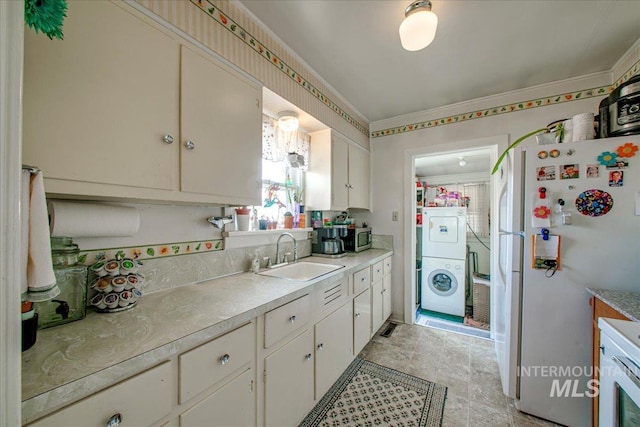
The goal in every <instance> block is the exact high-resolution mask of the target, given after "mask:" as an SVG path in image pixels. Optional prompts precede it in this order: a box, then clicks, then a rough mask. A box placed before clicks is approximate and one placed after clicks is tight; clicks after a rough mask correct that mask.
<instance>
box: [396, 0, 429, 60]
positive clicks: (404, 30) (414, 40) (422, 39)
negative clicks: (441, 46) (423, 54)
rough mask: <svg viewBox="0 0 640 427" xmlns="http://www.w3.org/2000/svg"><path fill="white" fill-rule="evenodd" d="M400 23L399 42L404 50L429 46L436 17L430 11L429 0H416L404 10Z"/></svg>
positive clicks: (414, 49)
mask: <svg viewBox="0 0 640 427" xmlns="http://www.w3.org/2000/svg"><path fill="white" fill-rule="evenodd" d="M404 16H405V18H404V21H402V24H400V43H402V47H403V48H405V49H406V50H410V51H416V50H420V49H424V48H425V47H427V46H429V45H430V44H431V42H432V41H433V38H434V37H435V36H436V28H437V27H438V17H437V16H436V14H435V13H433V12H432V11H431V2H430V1H429V0H416V1H414V2H412V3H411V4H410V5H409V6H407V8H406V9H405V11H404Z"/></svg>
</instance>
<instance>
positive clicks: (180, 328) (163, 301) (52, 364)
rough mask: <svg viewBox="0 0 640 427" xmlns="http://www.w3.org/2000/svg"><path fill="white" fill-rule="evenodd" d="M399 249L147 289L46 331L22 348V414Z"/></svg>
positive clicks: (71, 397)
mask: <svg viewBox="0 0 640 427" xmlns="http://www.w3.org/2000/svg"><path fill="white" fill-rule="evenodd" d="M391 254H392V252H391V251H388V250H383V249H370V250H367V251H364V252H359V253H350V254H348V255H347V256H345V257H342V258H338V259H328V258H319V257H308V258H304V261H311V262H318V263H325V264H336V265H344V266H345V267H344V268H341V269H339V270H336V271H334V272H331V273H329V274H326V275H324V276H321V277H319V278H317V279H314V280H310V281H306V282H301V281H295V280H287V279H279V278H274V277H268V276H262V275H257V274H254V273H240V274H235V275H232V276H226V277H221V278H217V279H212V280H208V281H204V282H200V283H196V284H191V285H185V286H181V287H178V288H174V289H169V290H166V291H161V292H157V293H153V294H149V295H145V296H143V297H142V298H141V299H140V300H138V304H137V306H136V307H135V308H134V309H132V310H128V311H123V312H119V313H108V314H101V313H96V312H95V311H94V310H92V309H89V310H88V313H87V317H86V318H85V319H83V320H80V321H77V322H73V323H69V324H66V325H61V326H58V327H55V328H51V329H45V330H41V331H38V337H37V342H36V345H34V346H33V347H32V348H30V349H29V350H27V351H25V352H23V353H22V400H23V402H22V416H23V420H22V421H23V422H25V423H26V422H30V421H31V420H34V419H36V418H39V417H40V416H42V415H44V414H46V413H48V412H51V411H52V410H55V409H58V408H61V407H63V406H65V405H67V404H69V403H72V402H74V401H76V400H78V399H80V398H82V397H84V396H87V395H89V394H91V393H93V392H95V391H98V390H101V389H103V388H105V387H107V386H109V385H111V384H114V383H116V382H118V381H121V380H123V379H126V378H128V377H130V376H131V375H133V374H135V373H138V372H141V371H143V370H145V369H147V368H149V367H152V366H154V365H156V364H157V363H159V362H160V361H163V360H166V359H167V358H169V357H171V356H173V355H176V354H179V353H181V352H183V351H185V350H187V349H189V348H191V347H193V346H195V345H197V344H199V343H201V342H204V341H206V340H208V339H210V338H213V337H215V336H217V335H220V334H221V333H223V332H225V331H227V330H231V329H233V328H234V327H236V326H239V325H242V324H243V323H246V322H247V321H249V320H251V319H253V318H255V317H257V316H260V315H262V314H264V313H266V312H267V311H269V310H272V309H274V308H276V307H279V306H280V305H282V304H285V303H287V302H289V301H292V300H294V299H296V298H298V297H300V296H302V295H305V294H307V293H309V292H310V291H311V290H312V289H313V288H314V287H315V286H321V285H323V284H326V283H328V282H329V281H332V280H334V279H335V278H338V277H341V276H343V275H348V274H352V273H353V272H355V271H357V270H358V269H360V268H362V267H365V266H366V265H368V264H372V263H375V262H378V261H381V260H382V259H384V258H385V257H387V256H389V255H391Z"/></svg>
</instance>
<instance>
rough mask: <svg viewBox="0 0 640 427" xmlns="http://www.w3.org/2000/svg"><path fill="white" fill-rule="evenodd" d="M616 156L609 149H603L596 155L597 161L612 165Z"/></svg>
mask: <svg viewBox="0 0 640 427" xmlns="http://www.w3.org/2000/svg"><path fill="white" fill-rule="evenodd" d="M617 158H618V155H617V154H616V153H612V152H611V151H603V152H602V154H600V155H599V156H598V161H599V162H600V164H601V165H605V166H613V165H615V164H616V159H617Z"/></svg>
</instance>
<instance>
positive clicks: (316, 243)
mask: <svg viewBox="0 0 640 427" xmlns="http://www.w3.org/2000/svg"><path fill="white" fill-rule="evenodd" d="M346 235H347V229H346V228H342V227H324V228H314V229H313V237H312V240H311V253H312V254H313V255H315V256H323V257H329V258H339V257H343V256H345V255H346V252H345V250H344V242H343V241H342V237H345V236H346Z"/></svg>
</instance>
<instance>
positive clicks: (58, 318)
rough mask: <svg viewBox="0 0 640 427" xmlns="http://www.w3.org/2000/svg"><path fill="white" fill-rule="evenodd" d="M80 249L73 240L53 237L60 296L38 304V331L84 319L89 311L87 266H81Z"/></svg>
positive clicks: (54, 261) (53, 257) (52, 255)
mask: <svg viewBox="0 0 640 427" xmlns="http://www.w3.org/2000/svg"><path fill="white" fill-rule="evenodd" d="M79 254H80V249H79V248H78V245H76V244H74V243H73V241H72V239H71V238H70V237H52V238H51V259H52V263H53V272H54V274H55V276H56V284H57V285H58V288H60V294H59V295H58V296H57V297H56V298H55V299H53V300H50V301H44V302H37V303H35V310H36V312H37V313H38V316H39V321H38V329H44V328H50V327H52V326H58V325H62V324H64V323H69V322H73V321H74V320H80V319H83V318H84V317H85V315H86V310H87V267H85V266H83V265H78V257H79Z"/></svg>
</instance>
